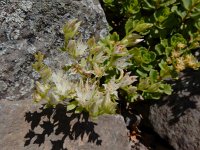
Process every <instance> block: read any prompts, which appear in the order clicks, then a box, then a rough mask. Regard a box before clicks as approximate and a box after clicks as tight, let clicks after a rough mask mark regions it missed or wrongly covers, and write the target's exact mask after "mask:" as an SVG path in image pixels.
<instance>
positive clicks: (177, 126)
mask: <svg viewBox="0 0 200 150" xmlns="http://www.w3.org/2000/svg"><path fill="white" fill-rule="evenodd" d="M199 77H200V72H199V71H193V72H190V71H188V72H186V73H185V74H184V75H183V76H182V77H181V79H180V80H179V81H177V82H175V83H174V94H173V95H171V96H167V97H164V98H163V100H161V101H158V102H156V104H155V105H153V106H151V108H150V115H149V120H150V121H151V124H152V126H153V128H154V130H155V132H157V133H158V134H159V135H160V136H161V137H162V138H163V139H165V140H167V141H168V142H169V143H170V144H171V145H172V146H173V147H174V149H176V150H199V149H200V136H199V134H200V115H199V114H200V80H199Z"/></svg>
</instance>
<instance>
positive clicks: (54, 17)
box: [0, 0, 108, 100]
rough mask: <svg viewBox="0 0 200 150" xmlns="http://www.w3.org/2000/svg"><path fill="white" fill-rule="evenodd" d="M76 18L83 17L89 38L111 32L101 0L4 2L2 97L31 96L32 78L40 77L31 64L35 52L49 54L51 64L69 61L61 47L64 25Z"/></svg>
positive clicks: (0, 15) (0, 18)
mask: <svg viewBox="0 0 200 150" xmlns="http://www.w3.org/2000/svg"><path fill="white" fill-rule="evenodd" d="M72 18H77V19H79V20H80V21H82V25H81V28H80V32H81V33H82V35H83V38H84V39H85V40H86V39H88V38H89V37H91V36H95V37H96V39H98V38H100V37H102V36H105V35H106V34H107V32H108V23H107V21H106V19H105V15H104V12H103V10H102V8H101V6H100V4H99V2H98V0H55V1H54V0H52V1H50V0H44V1H43V0H41V1H36V0H34V1H32V0H26V1H17V0H15V1H11V0H10V1H9V0H5V1H1V2H0V64H1V67H0V83H1V85H0V99H7V100H19V99H25V98H27V97H30V95H31V94H30V93H31V91H32V88H33V82H32V79H34V80H36V79H37V78H38V76H37V74H36V73H34V72H33V70H32V67H31V64H32V63H33V61H34V57H33V54H34V53H35V52H37V51H42V52H43V53H44V54H46V56H47V57H48V59H47V60H46V62H47V63H48V64H49V65H54V66H55V65H57V66H61V65H62V64H64V63H66V62H67V61H69V60H68V57H67V56H66V55H64V54H60V53H58V51H57V49H58V48H59V47H60V46H61V45H62V44H63V35H62V34H61V29H62V26H63V25H64V24H65V22H66V21H68V20H69V19H72ZM61 60H62V61H61ZM55 67H56V66H55Z"/></svg>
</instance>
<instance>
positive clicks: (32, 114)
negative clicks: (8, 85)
mask: <svg viewBox="0 0 200 150" xmlns="http://www.w3.org/2000/svg"><path fill="white" fill-rule="evenodd" d="M40 107H41V105H33V104H31V103H30V102H29V101H28V100H27V101H14V102H13V101H7V100H1V101H0V116H1V117H0V137H1V140H0V147H1V150H11V149H15V150H35V149H37V150H51V149H52V150H94V149H95V150H96V149H97V150H111V149H114V150H122V149H123V150H130V144H129V140H128V136H127V129H126V125H125V123H124V120H123V117H122V116H119V115H113V116H112V115H106V116H101V117H99V119H98V120H96V121H95V120H94V121H91V120H90V119H89V118H88V116H87V115H74V114H71V113H66V109H65V108H63V107H61V106H59V107H58V108H57V109H41V108H40Z"/></svg>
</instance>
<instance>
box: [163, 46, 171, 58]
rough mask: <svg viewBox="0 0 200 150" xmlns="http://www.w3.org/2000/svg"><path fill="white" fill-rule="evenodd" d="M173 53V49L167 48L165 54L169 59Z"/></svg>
mask: <svg viewBox="0 0 200 150" xmlns="http://www.w3.org/2000/svg"><path fill="white" fill-rule="evenodd" d="M171 52H172V48H171V47H166V48H165V54H166V56H167V57H169V56H170V54H171Z"/></svg>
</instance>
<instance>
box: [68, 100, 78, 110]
mask: <svg viewBox="0 0 200 150" xmlns="http://www.w3.org/2000/svg"><path fill="white" fill-rule="evenodd" d="M77 105H78V102H77V101H73V102H71V103H69V104H68V105H67V111H70V110H73V109H75V108H76V107H77Z"/></svg>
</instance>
